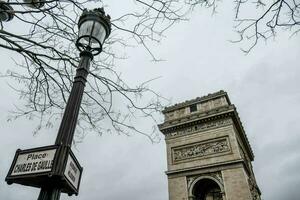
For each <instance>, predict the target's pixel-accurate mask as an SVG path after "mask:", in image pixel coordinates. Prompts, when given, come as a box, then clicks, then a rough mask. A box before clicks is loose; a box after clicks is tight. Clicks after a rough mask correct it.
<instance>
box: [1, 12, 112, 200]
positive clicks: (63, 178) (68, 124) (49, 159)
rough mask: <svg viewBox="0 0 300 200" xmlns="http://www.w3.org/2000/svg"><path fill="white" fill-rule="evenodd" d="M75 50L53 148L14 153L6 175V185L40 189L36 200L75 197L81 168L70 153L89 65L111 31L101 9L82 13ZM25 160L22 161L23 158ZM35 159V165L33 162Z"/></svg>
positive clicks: (108, 18)
mask: <svg viewBox="0 0 300 200" xmlns="http://www.w3.org/2000/svg"><path fill="white" fill-rule="evenodd" d="M78 27H79V34H78V39H77V41H76V47H77V48H78V49H79V51H80V62H79V66H78V68H77V70H76V75H75V78H74V82H73V86H72V90H71V93H70V96H69V99H68V102H67V105H66V108H65V111H64V115H63V119H62V121H61V124H60V127H59V130H58V134H57V137H56V140H55V144H54V145H50V146H46V147H39V148H34V149H27V150H17V152H16V155H15V158H14V161H13V164H12V166H11V168H10V170H9V172H8V175H7V177H6V181H7V183H8V184H12V183H19V184H22V185H28V186H34V187H40V188H41V191H40V194H39V197H38V200H59V198H60V194H61V192H65V193H68V194H69V195H72V194H78V190H79V185H80V179H81V174H82V167H81V166H80V164H79V162H78V161H77V159H76V157H75V156H74V154H73V153H72V151H71V146H72V141H73V136H74V132H75V128H76V124H77V118H78V114H79V110H80V105H81V100H82V96H83V93H84V87H85V83H86V81H87V76H88V74H89V68H90V62H91V60H92V59H93V57H94V56H95V55H98V54H99V53H101V51H102V46H103V44H104V41H105V39H107V38H108V36H109V34H110V32H111V24H110V17H109V15H105V12H104V10H103V8H98V9H94V10H86V9H85V10H84V11H83V13H82V15H81V17H80V18H79V22H78ZM24 158H25V159H24ZM36 158H38V162H36Z"/></svg>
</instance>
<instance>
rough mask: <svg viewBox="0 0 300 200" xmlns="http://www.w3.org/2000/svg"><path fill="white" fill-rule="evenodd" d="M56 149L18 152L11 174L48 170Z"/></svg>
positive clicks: (50, 167)
mask: <svg viewBox="0 0 300 200" xmlns="http://www.w3.org/2000/svg"><path fill="white" fill-rule="evenodd" d="M55 152H56V149H51V150H44V151H37V152H31V153H24V154H19V155H18V158H17V161H16V163H15V165H14V167H13V170H12V173H11V176H16V175H23V174H34V173H41V172H49V171H51V169H52V165H53V159H54V155H55Z"/></svg>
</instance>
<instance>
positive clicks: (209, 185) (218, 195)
mask: <svg viewBox="0 0 300 200" xmlns="http://www.w3.org/2000/svg"><path fill="white" fill-rule="evenodd" d="M193 196H194V197H195V198H194V199H195V200H223V198H222V191H221V188H220V187H219V185H218V184H217V183H216V182H215V181H213V180H211V179H207V178H205V179H201V180H199V181H197V183H196V184H195V185H194V188H193Z"/></svg>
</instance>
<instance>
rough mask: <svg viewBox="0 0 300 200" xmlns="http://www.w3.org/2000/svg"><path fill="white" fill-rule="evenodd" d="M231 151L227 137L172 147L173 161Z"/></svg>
mask: <svg viewBox="0 0 300 200" xmlns="http://www.w3.org/2000/svg"><path fill="white" fill-rule="evenodd" d="M228 151H230V147H229V141H228V139H227V138H221V139H217V140H213V141H210V142H205V143H196V144H193V145H188V146H183V147H176V148H172V156H173V163H176V162H179V161H183V160H187V159H193V158H199V157H204V156H208V155H211V154H218V153H223V152H228Z"/></svg>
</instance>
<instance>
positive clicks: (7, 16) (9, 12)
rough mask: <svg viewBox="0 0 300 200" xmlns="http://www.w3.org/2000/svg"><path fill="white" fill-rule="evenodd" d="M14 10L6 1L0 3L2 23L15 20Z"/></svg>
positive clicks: (0, 19) (0, 20)
mask: <svg viewBox="0 0 300 200" xmlns="http://www.w3.org/2000/svg"><path fill="white" fill-rule="evenodd" d="M13 11H14V9H13V8H12V7H11V6H10V5H9V4H8V3H7V2H4V1H0V22H8V21H10V20H12V19H13V18H14V14H13Z"/></svg>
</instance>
